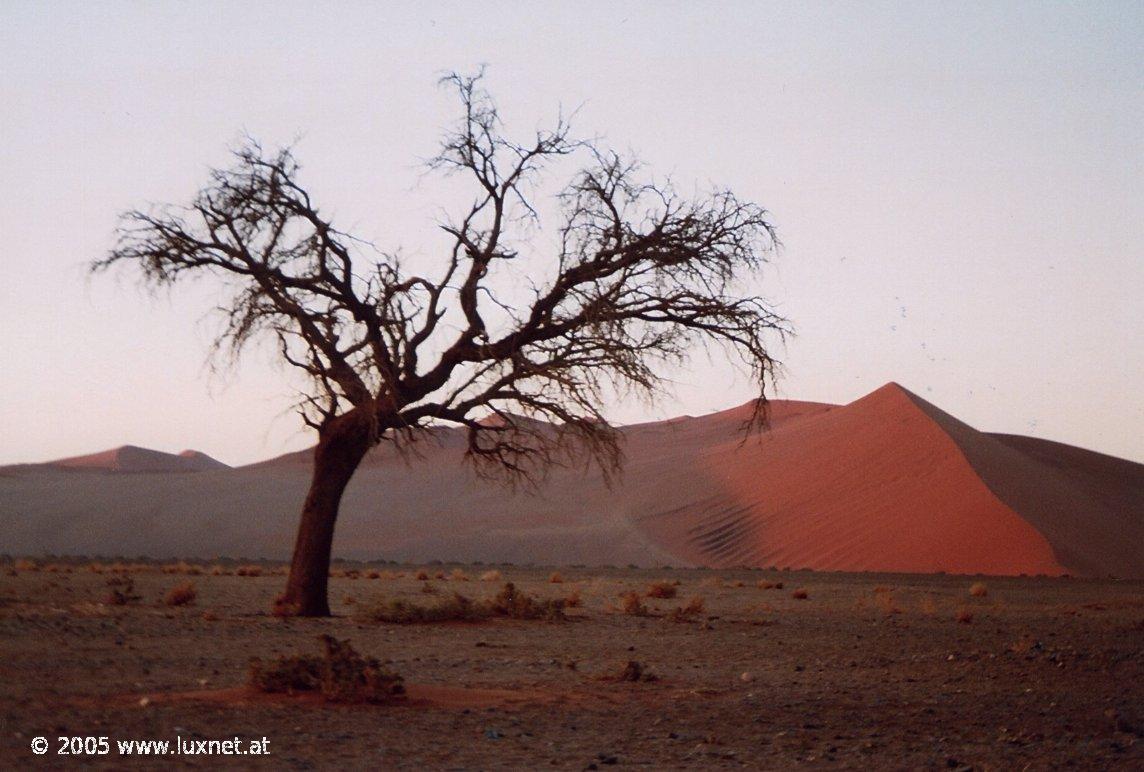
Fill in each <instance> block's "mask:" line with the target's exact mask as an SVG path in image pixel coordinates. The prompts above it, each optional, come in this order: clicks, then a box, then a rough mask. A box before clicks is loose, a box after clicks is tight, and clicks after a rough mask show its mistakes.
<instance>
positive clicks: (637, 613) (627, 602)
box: [620, 592, 648, 617]
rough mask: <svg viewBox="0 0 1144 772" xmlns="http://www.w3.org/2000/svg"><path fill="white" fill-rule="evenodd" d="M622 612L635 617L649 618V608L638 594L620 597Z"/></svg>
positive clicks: (632, 593)
mask: <svg viewBox="0 0 1144 772" xmlns="http://www.w3.org/2000/svg"><path fill="white" fill-rule="evenodd" d="M620 611H622V612H624V613H625V614H628V615H630V616H634V617H642V616H647V614H648V610H647V606H645V605H644V602H643V600H641V599H640V594H639V593H638V592H625V593H624V594H623V595H621V596H620Z"/></svg>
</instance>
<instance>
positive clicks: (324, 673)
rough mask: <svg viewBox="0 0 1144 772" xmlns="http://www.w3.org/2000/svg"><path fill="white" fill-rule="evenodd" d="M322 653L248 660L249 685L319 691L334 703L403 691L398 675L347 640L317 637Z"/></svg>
mask: <svg viewBox="0 0 1144 772" xmlns="http://www.w3.org/2000/svg"><path fill="white" fill-rule="evenodd" d="M319 640H320V641H321V643H322V650H323V653H322V656H310V655H295V656H284V657H278V658H277V659H276V660H274V661H273V662H270V663H264V662H263V661H262V660H261V659H259V658H257V657H256V658H254V659H252V660H251V661H250V677H249V683H250V685H251V686H252V687H253V688H255V689H257V690H258V691H261V692H268V693H272V694H283V693H285V694H291V693H294V692H319V693H321V695H322V696H323V697H325V698H326V699H327V700H330V701H333V702H370V703H382V702H392V701H394V700H396V699H400V698H401V697H402V695H404V693H405V685H404V683H403V681H402V678H401V676H399V675H397V674H396V673H392V672H390V671H389V670H386V669H385V668H383V667H382V665H381V663H380V662H379V661H378V660H376V659H374V658H373V657H364V656H362V655H360V654H358V653H357V652H356V651H354V649H353V647H352V646H350V643H349V641H339V640H337V639H336V638H334V637H332V636H329V635H322V636H320V637H319Z"/></svg>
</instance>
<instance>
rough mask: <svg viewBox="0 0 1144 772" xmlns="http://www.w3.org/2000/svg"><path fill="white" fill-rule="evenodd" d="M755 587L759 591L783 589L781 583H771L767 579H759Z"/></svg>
mask: <svg viewBox="0 0 1144 772" xmlns="http://www.w3.org/2000/svg"><path fill="white" fill-rule="evenodd" d="M755 586H756V587H758V588H759V589H760V590H781V589H782V588H783V583H782V582H772V581H769V580H767V579H760V580H759V581H758V582H757V583H756V585H755Z"/></svg>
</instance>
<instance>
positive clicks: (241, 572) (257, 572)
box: [234, 566, 262, 576]
mask: <svg viewBox="0 0 1144 772" xmlns="http://www.w3.org/2000/svg"><path fill="white" fill-rule="evenodd" d="M234 575H235V576H262V566H239V567H238V568H237V569H236V570H235V572H234Z"/></svg>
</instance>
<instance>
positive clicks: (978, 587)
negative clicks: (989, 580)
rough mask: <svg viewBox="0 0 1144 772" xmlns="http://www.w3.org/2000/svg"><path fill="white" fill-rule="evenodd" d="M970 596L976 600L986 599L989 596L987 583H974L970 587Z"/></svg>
mask: <svg viewBox="0 0 1144 772" xmlns="http://www.w3.org/2000/svg"><path fill="white" fill-rule="evenodd" d="M969 594H970V595H972V596H973V597H974V598H984V597H985V596H986V595H988V594H989V588H988V587H986V586H985V582H974V583H973V584H971V585H969Z"/></svg>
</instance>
